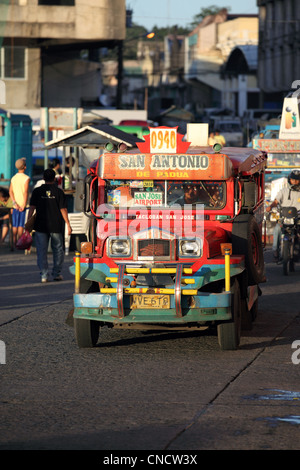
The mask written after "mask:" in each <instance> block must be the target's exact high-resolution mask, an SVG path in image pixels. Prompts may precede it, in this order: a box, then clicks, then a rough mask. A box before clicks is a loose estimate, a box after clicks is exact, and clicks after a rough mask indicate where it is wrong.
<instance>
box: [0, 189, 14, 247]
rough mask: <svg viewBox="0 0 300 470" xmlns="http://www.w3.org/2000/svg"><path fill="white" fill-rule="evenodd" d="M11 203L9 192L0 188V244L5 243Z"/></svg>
mask: <svg viewBox="0 0 300 470" xmlns="http://www.w3.org/2000/svg"><path fill="white" fill-rule="evenodd" d="M12 207H13V202H12V200H11V198H10V197H9V192H8V190H7V189H6V188H0V208H3V210H2V211H0V229H1V235H0V243H3V242H4V241H5V238H6V236H7V234H8V230H9V212H10V211H11V210H12Z"/></svg>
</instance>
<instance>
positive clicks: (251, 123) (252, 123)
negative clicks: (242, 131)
mask: <svg viewBox="0 0 300 470" xmlns="http://www.w3.org/2000/svg"><path fill="white" fill-rule="evenodd" d="M280 115H281V109H280V108H278V109H275V108H274V109H272V108H271V109H266V108H262V109H247V110H246V111H244V114H243V117H242V125H243V127H245V128H247V129H249V130H253V131H256V130H258V129H259V126H258V121H269V120H270V119H277V118H279V116H280Z"/></svg>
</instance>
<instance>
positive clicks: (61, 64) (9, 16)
mask: <svg viewBox="0 0 300 470" xmlns="http://www.w3.org/2000/svg"><path fill="white" fill-rule="evenodd" d="M125 34H126V7H125V0H13V1H10V2H9V1H8V0H5V1H3V2H1V4H0V41H1V43H0V46H1V60H0V63H1V70H0V74H1V75H0V78H1V79H2V80H3V81H4V82H5V85H6V104H5V107H6V108H7V109H11V110H13V109H22V108H23V109H26V108H27V109H32V108H40V107H41V106H46V107H47V106H54V107H59V106H68V107H80V106H86V105H87V103H88V104H93V105H95V104H96V103H97V102H98V100H99V96H100V95H101V70H100V64H99V60H98V59H99V57H98V50H99V48H101V47H107V48H112V47H120V45H121V43H122V40H123V39H124V38H125Z"/></svg>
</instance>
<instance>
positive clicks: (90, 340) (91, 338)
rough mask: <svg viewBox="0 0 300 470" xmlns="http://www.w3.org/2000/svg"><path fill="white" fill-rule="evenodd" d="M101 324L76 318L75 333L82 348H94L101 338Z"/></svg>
mask: <svg viewBox="0 0 300 470" xmlns="http://www.w3.org/2000/svg"><path fill="white" fill-rule="evenodd" d="M99 327H100V323H99V322H98V321H95V320H82V319H81V318H74V331H75V338H76V341H77V344H78V346H79V347H80V348H94V347H95V346H96V344H97V341H98V338H99Z"/></svg>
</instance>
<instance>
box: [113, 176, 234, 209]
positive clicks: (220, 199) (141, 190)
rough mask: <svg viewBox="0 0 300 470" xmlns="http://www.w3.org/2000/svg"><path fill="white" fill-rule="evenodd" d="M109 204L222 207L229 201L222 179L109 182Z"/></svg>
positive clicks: (120, 205) (123, 205)
mask: <svg viewBox="0 0 300 470" xmlns="http://www.w3.org/2000/svg"><path fill="white" fill-rule="evenodd" d="M105 192H106V203H107V204H110V205H113V206H114V207H123V208H127V207H157V208H159V207H171V206H175V205H179V206H184V205H185V204H192V205H196V204H203V205H204V209H222V208H223V207H224V206H225V204H226V183H225V182H223V181H196V182H187V181H176V182H174V181H156V180H155V181H153V180H151V181H150V180H138V181H136V180H109V181H106V189H105Z"/></svg>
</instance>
